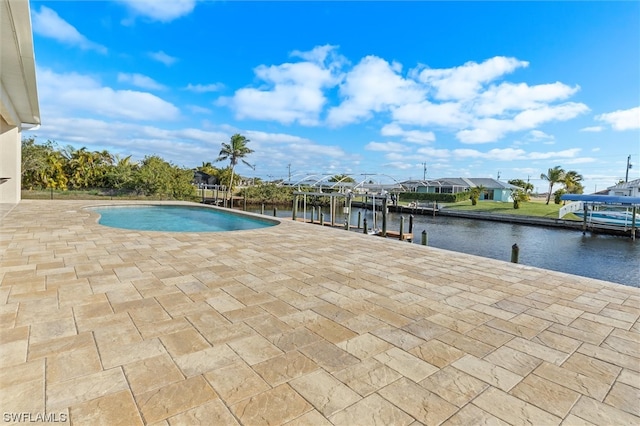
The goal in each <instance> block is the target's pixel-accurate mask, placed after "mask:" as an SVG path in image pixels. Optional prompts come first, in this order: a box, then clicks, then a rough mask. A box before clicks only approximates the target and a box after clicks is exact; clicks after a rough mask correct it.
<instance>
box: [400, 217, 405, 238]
mask: <svg viewBox="0 0 640 426" xmlns="http://www.w3.org/2000/svg"><path fill="white" fill-rule="evenodd" d="M402 240H404V216H400V241H402Z"/></svg>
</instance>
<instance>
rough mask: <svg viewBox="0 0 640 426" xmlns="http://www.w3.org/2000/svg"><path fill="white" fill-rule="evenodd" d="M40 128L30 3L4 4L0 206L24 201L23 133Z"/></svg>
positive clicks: (0, 18)
mask: <svg viewBox="0 0 640 426" xmlns="http://www.w3.org/2000/svg"><path fill="white" fill-rule="evenodd" d="M39 124H40V107H39V106H38V92H37V89H36V65H35V57H34V53H33V34H32V31H31V14H30V11H29V1H27V0H0V203H2V204H16V203H18V202H19V201H20V187H21V182H22V167H21V164H22V158H21V155H22V130H24V129H29V128H33V127H35V126H37V125H39Z"/></svg>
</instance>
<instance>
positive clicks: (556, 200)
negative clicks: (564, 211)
mask: <svg viewBox="0 0 640 426" xmlns="http://www.w3.org/2000/svg"><path fill="white" fill-rule="evenodd" d="M566 193H567V191H566V190H565V189H563V188H560V189H558V190H557V191H556V192H554V193H553V202H554V203H556V204H560V202H561V201H562V200H561V197H562V196H563V195H564V194H566Z"/></svg>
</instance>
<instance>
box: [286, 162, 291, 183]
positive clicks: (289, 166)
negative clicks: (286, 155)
mask: <svg viewBox="0 0 640 426" xmlns="http://www.w3.org/2000/svg"><path fill="white" fill-rule="evenodd" d="M287 167H288V168H289V183H291V163H289V165H288V166H287Z"/></svg>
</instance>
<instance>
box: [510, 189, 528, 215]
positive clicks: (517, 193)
mask: <svg viewBox="0 0 640 426" xmlns="http://www.w3.org/2000/svg"><path fill="white" fill-rule="evenodd" d="M512 185H513V184H512ZM511 198H512V199H513V208H514V209H519V208H520V204H521V203H524V202H526V201H529V193H528V192H526V191H525V190H524V189H516V190H514V191H513V192H512V193H511Z"/></svg>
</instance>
